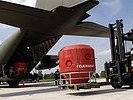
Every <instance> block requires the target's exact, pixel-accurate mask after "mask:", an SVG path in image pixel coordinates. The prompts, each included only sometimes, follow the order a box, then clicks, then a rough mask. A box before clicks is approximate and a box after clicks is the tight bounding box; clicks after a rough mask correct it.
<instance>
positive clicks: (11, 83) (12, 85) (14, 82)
mask: <svg viewBox="0 0 133 100" xmlns="http://www.w3.org/2000/svg"><path fill="white" fill-rule="evenodd" d="M19 82H20V81H9V82H7V83H8V84H9V87H10V88H17V87H18V85H19Z"/></svg>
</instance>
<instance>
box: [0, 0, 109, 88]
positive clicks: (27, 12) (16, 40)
mask: <svg viewBox="0 0 133 100" xmlns="http://www.w3.org/2000/svg"><path fill="white" fill-rule="evenodd" d="M79 1H80V0H38V1H37V5H41V6H40V8H34V7H28V6H24V5H20V4H14V3H10V2H5V1H1V0H0V23H3V24H7V25H11V26H15V27H18V28H20V30H18V31H17V32H16V33H13V34H12V35H11V36H10V37H8V38H7V39H6V40H4V41H3V42H2V43H1V44H0V77H1V78H0V81H6V82H7V83H8V84H9V86H10V87H17V86H18V84H19V82H20V81H21V79H25V78H27V76H28V74H29V73H30V71H31V70H32V69H33V68H34V67H35V66H37V68H38V69H39V67H41V68H43V69H50V68H53V67H55V66H56V65H57V64H56V61H57V60H56V59H55V58H54V57H52V56H48V55H46V53H47V52H48V51H49V50H50V48H51V47H52V46H53V45H54V44H55V43H56V42H57V41H58V40H59V39H60V38H61V36H62V35H80V36H98V37H106V36H107V35H108V34H107V33H108V28H106V27H104V26H102V25H99V24H96V23H94V22H83V20H84V19H86V18H87V17H89V16H90V15H89V14H87V13H86V12H87V11H88V10H90V9H92V8H93V7H95V6H96V5H97V4H99V1H96V0H86V1H84V2H82V3H81V2H79ZM42 8H43V9H42ZM38 62H39V63H38Z"/></svg>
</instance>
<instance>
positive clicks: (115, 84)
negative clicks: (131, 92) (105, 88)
mask: <svg viewBox="0 0 133 100" xmlns="http://www.w3.org/2000/svg"><path fill="white" fill-rule="evenodd" d="M111 85H112V87H113V88H114V89H120V88H122V84H118V83H114V84H111Z"/></svg>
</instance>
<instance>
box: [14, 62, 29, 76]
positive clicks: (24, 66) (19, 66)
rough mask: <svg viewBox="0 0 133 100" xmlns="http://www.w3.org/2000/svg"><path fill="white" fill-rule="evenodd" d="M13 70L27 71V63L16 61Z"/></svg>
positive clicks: (22, 72)
mask: <svg viewBox="0 0 133 100" xmlns="http://www.w3.org/2000/svg"><path fill="white" fill-rule="evenodd" d="M14 67H15V72H17V73H18V74H24V73H25V72H26V71H27V63H25V62H16V63H15V64H14Z"/></svg>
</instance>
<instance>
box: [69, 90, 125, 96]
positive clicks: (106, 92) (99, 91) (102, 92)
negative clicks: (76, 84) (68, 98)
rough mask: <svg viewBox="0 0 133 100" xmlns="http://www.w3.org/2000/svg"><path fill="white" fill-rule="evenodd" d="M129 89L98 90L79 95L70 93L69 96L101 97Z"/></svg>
mask: <svg viewBox="0 0 133 100" xmlns="http://www.w3.org/2000/svg"><path fill="white" fill-rule="evenodd" d="M127 90H128V89H127V88H122V89H104V90H96V91H87V92H77V93H68V94H67V95H74V96H89V95H90V96H91V95H101V94H109V93H117V92H123V91H127Z"/></svg>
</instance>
